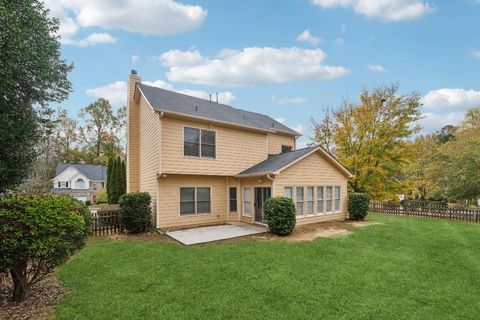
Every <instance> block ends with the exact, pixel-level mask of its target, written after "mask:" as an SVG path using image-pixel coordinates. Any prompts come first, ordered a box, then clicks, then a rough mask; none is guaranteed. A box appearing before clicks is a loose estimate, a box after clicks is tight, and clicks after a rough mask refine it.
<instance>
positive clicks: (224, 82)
mask: <svg viewBox="0 0 480 320" xmlns="http://www.w3.org/2000/svg"><path fill="white" fill-rule="evenodd" d="M326 56H327V55H326V54H325V53H324V52H323V51H322V50H320V49H301V48H295V47H292V48H269V47H265V48H259V47H251V48H244V49H243V50H242V51H237V50H232V49H224V50H222V51H220V53H219V54H218V55H217V57H216V58H213V59H210V58H206V57H204V56H202V55H201V54H200V53H199V52H198V51H179V50H171V51H167V52H165V53H163V54H162V55H161V56H160V59H161V62H162V64H164V65H165V66H167V67H168V68H169V70H168V72H167V78H168V80H170V81H176V82H186V83H194V84H205V85H216V86H245V85H258V84H266V83H282V82H287V81H295V80H307V79H333V78H338V77H341V76H343V75H345V74H348V73H349V72H350V71H349V70H348V69H347V68H344V67H340V66H328V65H323V61H324V60H325V58H326Z"/></svg>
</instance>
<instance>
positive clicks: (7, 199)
mask: <svg viewBox="0 0 480 320" xmlns="http://www.w3.org/2000/svg"><path fill="white" fill-rule="evenodd" d="M88 217H89V211H88V209H87V208H86V207H85V206H84V205H83V204H82V203H81V202H80V201H78V200H75V199H72V198H71V197H67V196H54V195H44V196H34V195H13V194H9V195H5V196H4V197H1V198H0V270H5V269H10V274H11V276H12V279H13V285H14V289H13V300H14V301H17V302H18V301H21V300H23V299H24V298H25V296H26V294H27V293H28V289H29V288H30V287H31V285H33V284H35V283H37V282H39V281H41V280H42V279H44V278H45V277H46V276H47V275H48V274H50V273H51V272H52V271H53V270H54V268H55V267H57V266H59V265H61V264H62V263H64V262H65V261H66V260H67V259H68V258H69V257H70V256H71V255H72V254H73V253H74V252H76V251H77V250H79V249H81V248H82V247H83V246H84V245H85V242H86V240H87V236H88V227H87V225H86V220H88ZM87 223H88V221H87Z"/></svg>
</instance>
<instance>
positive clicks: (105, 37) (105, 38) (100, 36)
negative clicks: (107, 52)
mask: <svg viewBox="0 0 480 320" xmlns="http://www.w3.org/2000/svg"><path fill="white" fill-rule="evenodd" d="M115 42H117V39H115V38H114V37H112V36H111V35H110V34H108V33H105V32H102V33H92V34H91V35H89V36H88V37H86V38H85V39H82V40H80V41H78V43H77V45H78V46H79V47H89V46H93V45H95V44H97V43H115Z"/></svg>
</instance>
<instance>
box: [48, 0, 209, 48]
mask: <svg viewBox="0 0 480 320" xmlns="http://www.w3.org/2000/svg"><path fill="white" fill-rule="evenodd" d="M45 4H46V6H47V8H49V9H50V11H51V15H52V16H54V17H57V18H59V20H60V30H59V35H60V36H61V40H62V43H65V44H75V42H76V41H75V35H76V33H77V32H78V30H79V28H80V27H100V28H104V29H121V30H125V31H130V32H138V33H142V34H154V35H161V36H163V35H170V34H175V33H180V32H187V31H191V30H193V29H195V28H197V27H199V26H200V25H201V24H202V23H203V21H204V20H205V18H206V17H207V11H206V10H204V9H203V8H202V7H200V6H196V5H186V4H182V3H180V2H176V1H173V0H142V1H136V0H123V1H121V3H119V1H117V0H102V1H98V0H46V1H45Z"/></svg>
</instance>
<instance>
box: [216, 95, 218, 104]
mask: <svg viewBox="0 0 480 320" xmlns="http://www.w3.org/2000/svg"><path fill="white" fill-rule="evenodd" d="M216 94H217V104H218V92H216Z"/></svg>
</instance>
